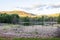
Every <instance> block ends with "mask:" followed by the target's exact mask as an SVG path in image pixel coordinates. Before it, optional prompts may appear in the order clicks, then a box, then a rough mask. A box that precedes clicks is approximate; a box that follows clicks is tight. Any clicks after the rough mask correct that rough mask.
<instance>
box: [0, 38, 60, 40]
mask: <svg viewBox="0 0 60 40" xmlns="http://www.w3.org/2000/svg"><path fill="white" fill-rule="evenodd" d="M0 40H60V38H0Z"/></svg>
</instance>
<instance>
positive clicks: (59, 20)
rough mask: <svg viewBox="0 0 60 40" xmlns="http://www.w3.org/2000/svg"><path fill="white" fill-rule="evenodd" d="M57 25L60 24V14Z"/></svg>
mask: <svg viewBox="0 0 60 40" xmlns="http://www.w3.org/2000/svg"><path fill="white" fill-rule="evenodd" d="M57 23H58V24H60V14H59V16H58V19H57Z"/></svg>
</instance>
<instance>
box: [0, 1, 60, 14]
mask: <svg viewBox="0 0 60 40" xmlns="http://www.w3.org/2000/svg"><path fill="white" fill-rule="evenodd" d="M11 10H22V11H26V12H28V13H33V14H37V15H40V14H43V15H47V14H52V13H60V0H0V11H11Z"/></svg>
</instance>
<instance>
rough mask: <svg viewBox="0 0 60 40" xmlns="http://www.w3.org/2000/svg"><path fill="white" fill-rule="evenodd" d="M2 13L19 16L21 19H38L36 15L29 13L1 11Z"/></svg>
mask: <svg viewBox="0 0 60 40" xmlns="http://www.w3.org/2000/svg"><path fill="white" fill-rule="evenodd" d="M0 13H7V14H18V15H19V16H21V17H26V16H28V17H36V15H35V14H32V13H27V12H24V11H0Z"/></svg>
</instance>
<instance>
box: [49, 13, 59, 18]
mask: <svg viewBox="0 0 60 40" xmlns="http://www.w3.org/2000/svg"><path fill="white" fill-rule="evenodd" d="M59 14H60V13H54V14H50V15H48V16H51V17H57V16H59Z"/></svg>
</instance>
